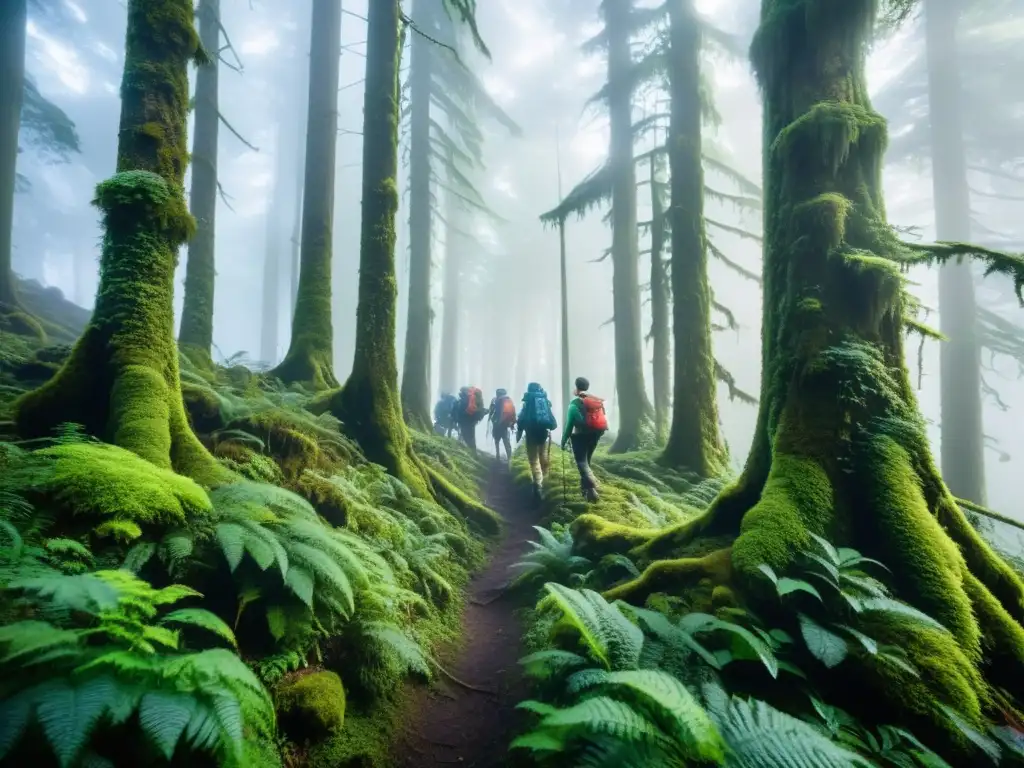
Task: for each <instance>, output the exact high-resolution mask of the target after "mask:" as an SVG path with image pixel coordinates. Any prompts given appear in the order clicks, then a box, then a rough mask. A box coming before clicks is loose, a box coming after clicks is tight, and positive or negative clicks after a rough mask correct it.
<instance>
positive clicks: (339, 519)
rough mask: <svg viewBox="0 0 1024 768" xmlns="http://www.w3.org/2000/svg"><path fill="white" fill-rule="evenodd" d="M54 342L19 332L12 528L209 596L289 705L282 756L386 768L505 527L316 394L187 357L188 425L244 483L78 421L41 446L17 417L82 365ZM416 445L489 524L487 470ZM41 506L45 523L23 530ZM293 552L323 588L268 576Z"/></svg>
mask: <svg viewBox="0 0 1024 768" xmlns="http://www.w3.org/2000/svg"><path fill="white" fill-rule="evenodd" d="M41 343H42V340H41V339H39V338H38V337H24V336H14V335H11V334H4V335H3V336H0V424H2V430H0V465H2V469H0V478H2V479H0V494H3V499H5V500H6V501H5V502H4V504H0V506H2V507H3V509H2V511H0V522H2V521H6V522H10V523H11V524H12V525H14V527H15V528H16V529H17V530H18V531H19V532H20V535H21V536H22V537H23V538H24V539H25V541H26V542H30V543H33V544H40V545H42V546H43V547H45V546H46V542H48V541H58V540H59V541H66V540H71V541H75V542H78V543H80V544H81V545H82V546H83V547H84V548H85V549H86V550H87V551H88V557H89V562H90V563H92V564H94V565H98V564H101V563H102V564H103V565H105V566H106V567H117V566H118V565H123V566H124V567H129V568H132V569H133V570H135V571H136V572H137V573H138V574H139V575H140V576H142V577H144V578H146V579H147V580H150V581H151V582H152V583H154V584H164V583H168V582H171V581H175V582H179V583H184V584H187V585H189V586H191V587H193V588H195V589H197V590H199V591H200V592H202V593H203V595H204V597H203V599H202V601H201V604H202V606H203V607H204V608H208V609H210V610H213V611H214V612H215V613H216V614H218V615H219V616H221V618H223V619H224V620H225V621H226V622H227V623H228V624H229V625H230V626H231V627H232V628H233V629H234V631H235V633H236V635H237V637H238V642H239V649H240V652H241V654H242V656H243V658H244V659H245V660H246V661H247V662H248V663H249V664H250V665H251V666H252V668H253V669H254V670H255V671H256V672H257V674H258V675H259V677H260V678H261V679H262V680H263V682H264V683H265V685H266V686H267V688H268V689H269V690H270V692H271V693H272V695H273V696H274V698H275V700H276V702H277V705H278V710H279V723H278V726H279V727H278V737H277V739H278V740H277V742H276V743H275V744H272V745H269V746H270V748H268V749H267V750H265V752H266V753H267V755H272V754H278V755H280V757H281V760H282V761H283V764H284V765H285V766H293V765H294V766H298V765H309V766H325V767H326V766H331V768H337V767H338V766H374V767H375V768H383V766H385V765H386V764H387V762H386V757H385V755H386V754H387V750H388V748H389V746H390V744H391V740H392V732H393V728H394V726H395V718H396V713H397V712H399V711H400V708H401V705H402V703H403V702H404V700H405V693H404V685H403V684H404V682H405V681H407V680H419V681H424V680H426V679H427V678H430V677H432V676H433V675H434V674H435V673H436V669H435V663H434V662H433V661H432V659H433V654H435V653H436V652H437V650H438V649H439V648H441V647H442V646H446V645H450V644H451V643H452V642H454V641H457V640H458V639H459V632H460V616H461V612H462V607H463V605H464V589H465V586H466V584H467V582H468V579H469V575H470V573H471V572H472V571H473V570H474V569H476V568H477V567H479V566H480V565H481V563H482V562H483V560H484V556H485V553H486V549H487V546H488V544H489V542H490V541H491V540H492V537H493V534H494V531H495V529H494V527H493V526H492V525H490V523H489V522H488V524H487V525H484V526H482V527H483V528H487V530H481V525H480V524H479V523H480V520H481V519H482V520H484V521H485V522H487V521H489V520H491V519H492V517H491V516H485V517H482V518H480V517H478V519H476V520H474V519H466V518H464V517H463V516H462V513H461V512H460V507H459V506H457V505H454V504H452V503H450V502H448V501H445V500H444V499H443V498H442V499H441V500H440V501H439V502H438V501H431V500H429V499H424V498H421V497H418V496H416V495H415V494H413V493H412V492H410V490H409V489H408V488H406V487H405V486H404V485H402V484H401V483H400V482H399V481H397V480H396V479H394V478H391V477H389V476H388V475H387V474H386V473H385V472H384V471H383V469H382V468H381V467H377V466H375V465H372V464H370V463H369V462H367V461H366V459H365V458H364V457H363V455H362V453H361V452H360V450H359V448H358V446H357V445H356V443H355V442H354V441H353V440H351V439H350V438H349V437H348V436H347V435H346V433H345V429H344V425H342V424H341V423H340V422H338V420H337V419H336V418H334V417H332V416H331V415H330V414H327V413H323V414H320V415H315V414H314V413H313V412H311V411H310V410H308V409H307V407H306V406H308V405H309V404H310V403H311V402H312V401H313V397H314V396H313V394H312V393H307V392H305V391H303V390H302V389H301V388H300V387H299V386H292V387H284V386H283V385H281V384H280V383H278V382H275V381H274V380H269V379H266V378H265V377H261V376H260V375H258V374H255V373H253V372H252V371H250V370H248V369H246V368H244V367H243V366H234V367H230V368H217V367H214V368H209V367H206V366H202V367H197V366H194V365H192V364H191V363H190V362H189V361H188V359H187V358H186V357H185V356H181V359H180V365H181V379H182V393H183V398H184V403H185V410H186V412H187V414H188V418H189V421H190V423H191V426H192V428H193V430H194V432H195V433H196V435H197V437H198V439H199V440H200V442H201V443H202V444H203V446H204V447H205V448H206V449H207V450H208V451H209V452H210V453H211V454H212V455H213V456H214V457H215V458H216V460H217V462H218V463H219V464H220V465H221V466H222V467H223V469H224V470H225V471H227V472H229V473H230V474H231V477H232V478H233V479H232V482H231V483H229V484H228V485H226V486H224V487H220V488H218V489H216V490H214V491H207V490H204V489H203V488H202V487H200V485H197V484H196V483H195V482H193V481H192V480H190V479H189V478H186V477H183V476H181V475H178V474H175V473H174V472H173V471H171V470H170V469H167V468H162V467H158V466H155V465H154V464H151V463H149V462H147V461H145V460H144V459H143V458H140V457H139V456H137V455H135V454H134V453H131V452H130V451H127V450H125V449H122V448H118V447H115V446H112V445H107V444H104V443H101V442H98V441H96V440H95V439H93V438H90V437H88V436H87V435H86V434H85V433H84V432H83V431H82V430H81V429H79V428H76V427H75V426H74V425H62V427H61V428H60V429H58V430H57V431H55V432H54V433H53V434H52V435H49V436H46V437H43V438H33V439H30V440H25V439H22V438H21V437H19V435H18V434H17V432H16V428H15V424H14V422H13V421H12V416H13V413H12V409H11V405H12V403H13V402H14V401H15V399H17V398H18V397H19V396H21V395H22V394H24V393H25V392H26V391H29V390H31V389H33V388H35V387H38V386H40V385H42V384H44V383H45V382H46V381H47V380H48V379H49V377H50V376H52V375H53V374H54V373H55V372H56V371H57V370H58V369H59V366H60V364H61V363H62V362H63V360H64V359H66V358H67V356H68V355H69V354H70V347H67V346H40V344H41ZM412 441H413V447H414V449H415V452H416V455H417V457H418V459H419V460H420V461H422V462H423V464H424V466H426V467H427V468H429V469H430V470H431V471H432V472H433V473H435V475H436V476H437V477H439V478H442V479H443V480H445V481H447V482H448V483H450V484H451V486H452V487H454V488H457V489H458V490H459V492H460V493H461V494H462V495H464V496H465V497H466V498H467V499H468V500H471V501H472V502H473V503H474V504H475V505H476V506H477V507H479V508H480V509H481V510H483V509H485V508H484V507H483V504H482V501H481V489H482V484H483V482H484V480H485V478H486V474H487V471H488V465H487V463H486V462H485V461H484V460H483V459H482V458H481V457H476V456H473V455H471V454H470V453H469V452H468V451H467V450H466V449H465V448H463V447H462V446H460V445H458V444H457V443H456V442H455V441H448V440H444V439H442V438H438V437H434V436H427V435H422V434H414V435H413V437H412ZM12 499H17V504H15V503H14V502H10V500H12ZM8 502H10V503H8ZM23 503H25V504H28V505H30V508H31V509H32V513H31V516H29V517H25V516H19V512H18V510H19V509H23V508H24V507H23ZM313 513H315V514H314V516H313V517H310V516H309V515H310V514H313ZM488 513H489V510H488ZM310 526H312V527H310ZM249 533H252V536H249ZM268 534H269V535H268ZM267 547H271V548H272V549H267ZM279 547H283V549H284V551H285V552H286V553H287V559H288V561H289V574H292V573H296V572H299V571H301V572H303V573H305V574H307V575H309V579H310V580H309V585H308V589H309V591H306V590H307V587H304V586H303V581H304V579H305V578H306V577H305V576H303V577H301V578H299V577H297V576H289V577H288V578H285V579H283V580H282V579H281V578H280V577H279V576H278V575H277V574H276V572H275V569H274V567H273V566H271V567H268V561H267V560H266V558H270V559H271V560H273V558H274V557H276V556H277V555H276V554H273V553H277V552H280V551H281V550H280V549H279ZM324 556H326V558H327V560H328V561H327V562H324V561H323V558H324ZM339 566H340V570H338V567H339ZM283 573H284V571H283V569H282V574H283ZM293 578H294V579H296V580H295V581H292V579H293ZM339 580H344V582H345V583H344V584H340V585H339V584H338V583H335V582H337V581H339ZM0 586H2V585H0ZM335 589H337V590H338V591H337V592H334V591H333V590H335ZM0 594H2V591H0ZM296 598H298V599H296ZM0 602H2V599H0ZM346 603H348V604H347V605H346ZM325 691H326V693H325ZM338 691H343V698H341V697H340V696H338V695H335V694H336V693H337V692H338ZM339 698H341V701H340V702H339ZM266 759H267V760H270V761H271V762H273V758H272V757H266Z"/></svg>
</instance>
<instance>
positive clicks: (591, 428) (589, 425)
mask: <svg viewBox="0 0 1024 768" xmlns="http://www.w3.org/2000/svg"><path fill="white" fill-rule="evenodd" d="M580 403H581V404H582V405H583V425H584V427H585V428H586V429H587V431H588V432H607V431H608V416H607V415H606V414H605V412H604V400H602V399H601V398H600V397H594V396H593V395H580Z"/></svg>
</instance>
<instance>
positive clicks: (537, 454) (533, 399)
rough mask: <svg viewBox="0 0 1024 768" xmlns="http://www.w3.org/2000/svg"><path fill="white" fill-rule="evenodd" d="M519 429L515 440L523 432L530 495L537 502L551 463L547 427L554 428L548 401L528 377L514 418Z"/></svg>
mask: <svg viewBox="0 0 1024 768" xmlns="http://www.w3.org/2000/svg"><path fill="white" fill-rule="evenodd" d="M517 423H518V424H519V429H518V430H517V432H516V442H517V443H518V442H519V441H520V440H522V439H523V435H524V434H525V435H526V456H527V458H528V459H529V461H530V474H531V475H532V476H533V498H534V501H537V502H540V499H541V488H542V487H543V485H544V475H546V474H547V471H548V467H549V466H550V463H551V430H553V429H558V422H557V421H555V414H554V411H553V410H552V409H551V401H550V400H548V395H547V392H545V391H544V387H542V386H541V385H540V384H538V383H537V382H535V381H531V382H530V384H529V385H527V387H526V394H524V395H523V407H522V408H521V409H520V411H519V418H518V419H517Z"/></svg>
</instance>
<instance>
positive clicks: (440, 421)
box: [434, 392, 459, 437]
mask: <svg viewBox="0 0 1024 768" xmlns="http://www.w3.org/2000/svg"><path fill="white" fill-rule="evenodd" d="M458 402H459V399H458V398H457V397H455V395H450V394H448V393H447V392H442V393H441V399H440V400H438V401H437V405H435V406H434V432H435V433H437V434H439V435H444V436H445V437H451V436H452V432H454V431H455V429H456V424H455V410H456V405H457V404H458Z"/></svg>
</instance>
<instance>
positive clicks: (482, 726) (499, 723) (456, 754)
mask: <svg viewBox="0 0 1024 768" xmlns="http://www.w3.org/2000/svg"><path fill="white" fill-rule="evenodd" d="M486 501H487V504H488V506H490V507H491V509H494V510H495V511H496V512H498V513H499V514H501V516H502V517H504V519H505V523H506V526H505V534H504V538H503V539H502V540H501V542H500V543H499V544H498V546H497V547H496V548H495V549H494V551H493V552H492V553H491V559H490V561H489V562H488V564H487V566H486V568H485V569H484V570H482V571H481V572H479V573H478V574H477V575H476V576H475V577H474V578H473V579H472V581H470V583H469V589H468V599H467V604H466V609H465V611H464V613H463V617H462V629H463V642H462V646H461V647H460V648H457V649H454V653H453V654H445V655H444V656H445V657H442V659H441V662H442V663H443V664H444V665H445V668H446V669H447V670H448V671H449V672H451V674H452V675H453V676H454V677H456V678H458V679H459V680H460V681H462V682H464V683H467V684H468V685H471V686H473V687H474V688H479V689H481V690H482V691H486V692H481V691H476V690H469V689H467V688H465V687H463V686H460V685H458V684H456V683H453V682H452V681H451V680H448V679H447V678H445V677H444V676H443V675H438V676H437V678H436V682H435V684H434V685H433V686H431V687H429V688H427V687H424V688H422V689H419V690H417V691H416V692H415V693H414V695H413V696H412V698H411V701H410V702H409V708H408V710H407V711H406V713H405V715H404V717H403V721H402V723H401V724H400V726H399V732H398V734H397V737H396V740H395V745H394V748H393V749H392V758H391V765H392V766H394V768H429V767H430V766H436V765H459V766H464V768H499V766H505V765H507V764H508V757H509V755H508V744H509V742H510V741H511V740H512V738H514V736H515V735H516V733H517V731H518V724H519V717H518V714H519V713H518V712H516V710H515V705H516V704H518V703H519V702H520V701H521V700H522V699H524V698H526V695H527V693H528V689H527V687H526V685H525V683H524V681H523V679H522V676H521V674H520V667H519V664H518V661H519V659H520V658H521V657H522V655H523V654H522V650H521V645H520V639H521V634H522V633H521V628H520V626H519V622H518V621H517V620H516V617H515V616H514V615H513V611H514V610H515V605H514V603H513V600H512V599H511V598H510V597H508V596H503V594H502V589H503V587H504V586H505V584H507V583H508V580H509V576H510V575H511V572H510V571H509V570H508V568H509V566H510V565H512V564H513V563H515V562H516V561H517V560H519V558H520V557H521V556H522V554H523V553H524V552H525V551H526V550H527V549H528V547H527V544H526V543H527V541H529V540H530V539H531V538H533V537H534V534H535V532H534V531H533V529H532V528H531V527H530V526H531V525H532V524H533V523H534V515H533V514H532V513H531V511H530V510H529V508H528V504H526V503H525V501H524V497H523V494H522V492H521V491H520V490H518V489H517V488H516V487H515V485H514V483H513V481H512V478H511V476H510V475H509V472H508V470H507V469H506V468H505V467H503V466H497V465H496V466H495V467H494V468H493V469H492V470H491V476H490V479H489V481H488V486H487V493H486ZM451 656H454V658H452V657H451Z"/></svg>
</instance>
